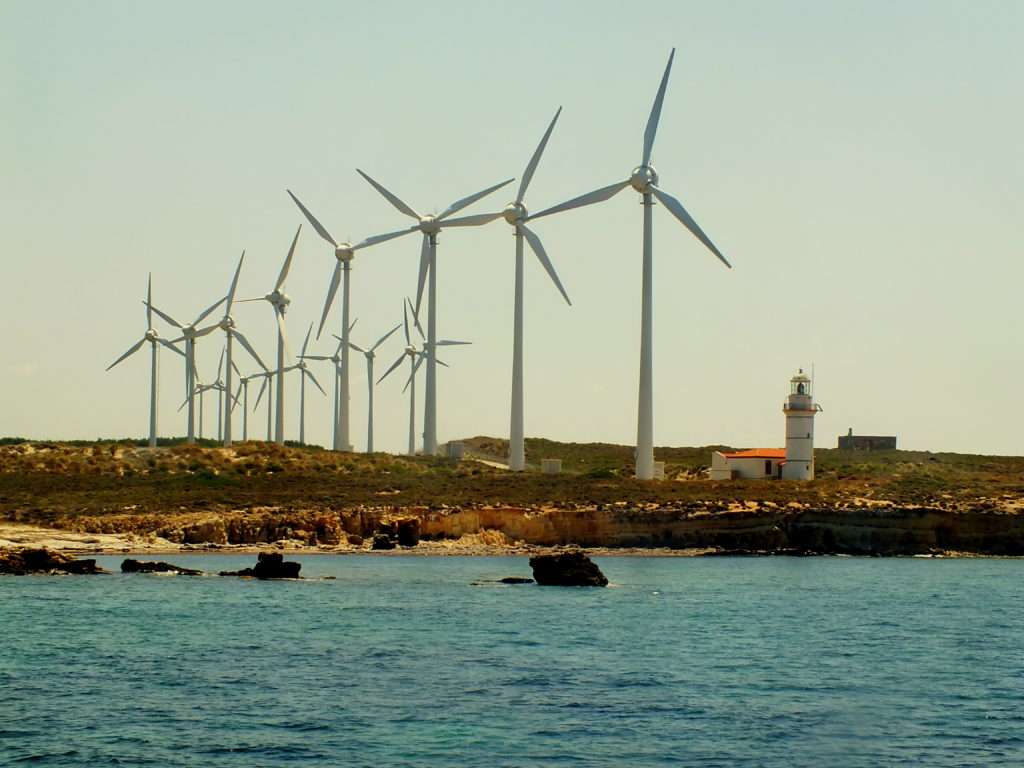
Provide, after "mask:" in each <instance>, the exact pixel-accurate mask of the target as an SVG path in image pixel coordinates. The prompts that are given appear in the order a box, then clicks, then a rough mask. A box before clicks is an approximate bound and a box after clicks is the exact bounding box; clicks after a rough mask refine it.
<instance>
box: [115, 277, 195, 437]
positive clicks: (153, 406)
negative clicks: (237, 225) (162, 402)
mask: <svg viewBox="0 0 1024 768" xmlns="http://www.w3.org/2000/svg"><path fill="white" fill-rule="evenodd" d="M152 302H153V275H152V274H150V276H149V282H148V283H147V285H146V301H145V304H146V333H145V334H144V335H143V337H142V338H141V339H139V340H138V341H137V342H136V343H135V344H133V345H132V346H131V347H129V349H128V351H127V352H125V353H124V354H123V355H121V356H120V357H119V358H117V360H115V361H114V362H112V363H111V364H110V365H108V366H107V370H108V371H109V370H110V369H111V368H113V367H114V366H115V365H117V364H118V363H120V362H121V361H122V360H124V359H125V358H126V357H130V356H131V355H133V354H135V353H136V352H138V351H139V350H140V349H141V348H142V345H143V344H145V343H146V342H147V341H148V342H149V345H150V370H149V447H150V448H156V411H157V403H156V401H157V371H158V368H159V366H158V359H157V358H158V353H157V346H158V345H162V346H165V347H167V348H168V349H173V350H174V351H175V352H177V353H178V354H179V355H182V356H184V353H183V352H182V351H181V350H180V349H178V348H177V347H176V346H174V344H172V343H171V342H169V341H167V340H166V339H162V338H160V334H158V333H157V332H156V329H154V328H153V311H152Z"/></svg>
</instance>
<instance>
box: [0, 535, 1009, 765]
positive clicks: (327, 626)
mask: <svg viewBox="0 0 1024 768" xmlns="http://www.w3.org/2000/svg"><path fill="white" fill-rule="evenodd" d="M121 559H122V558H121V557H100V558H99V561H100V563H101V564H102V565H103V566H104V567H106V568H108V569H111V570H114V571H117V570H118V567H119V565H120V561H121ZM163 559H167V560H170V561H172V562H176V563H179V564H181V565H186V566H189V567H194V568H202V569H205V570H208V571H214V572H215V571H219V570H225V569H237V568H240V567H244V566H246V565H250V564H252V563H253V562H254V561H255V557H254V556H252V555H244V556H243V555H195V554H189V555H175V556H173V557H170V556H169V557H166V558H163ZM289 559H297V560H300V561H301V562H302V573H303V575H304V576H306V577H307V578H306V579H304V580H301V581H284V582H261V581H254V580H244V579H237V578H219V577H215V576H213V577H184V576H154V575H138V574H135V575H121V574H120V573H117V574H114V575H110V576H92V577H86V576H59V577H58V576H28V577H0V766H18V765H33V766H55V767H56V766H68V767H71V766H75V767H78V766H89V768H97V767H99V766H160V767H162V768H172V767H174V766H190V767H191V766H196V767H202V768H208V767H209V768H214V767H219V766H223V767H224V768H229V767H230V768H262V767H264V766H374V768H381V767H382V766H475V767H476V766H723V767H724V766H729V767H730V768H732V767H734V766H786V767H790V766H816V767H817V766H865V767H867V766H871V767H872V768H874V767H875V766H897V765H898V766H904V765H919V766H929V767H936V766H1022V765H1024V560H1009V559H1007V560H999V559H918V558H906V559H902V558H901V559H879V558H846V557H806V558H799V557H764V558H739V557H737V558H732V557H714V558H659V557H597V558H595V561H596V562H597V563H598V565H599V566H600V567H601V568H602V570H603V571H604V572H605V574H606V575H607V576H608V578H609V580H610V581H611V586H610V587H609V588H607V589H595V588H563V587H539V586H535V585H503V584H499V583H494V582H493V581H491V580H496V579H500V578H502V577H505V576H529V575H530V568H529V564H528V561H527V558H525V557H415V556H400V557H389V556H384V557H376V556H334V555H308V556H297V557H294V558H289Z"/></svg>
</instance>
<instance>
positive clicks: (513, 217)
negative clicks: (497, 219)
mask: <svg viewBox="0 0 1024 768" xmlns="http://www.w3.org/2000/svg"><path fill="white" fill-rule="evenodd" d="M501 215H502V216H504V217H505V221H507V222H508V223H509V224H511V225H512V226H515V225H516V224H519V223H520V222H522V221H526V219H527V217H528V216H529V214H528V213H527V211H526V206H525V205H523V204H522V203H517V202H515V201H513V202H511V203H509V204H508V205H506V206H505V210H503V211H502V212H501Z"/></svg>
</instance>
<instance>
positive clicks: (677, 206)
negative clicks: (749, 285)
mask: <svg viewBox="0 0 1024 768" xmlns="http://www.w3.org/2000/svg"><path fill="white" fill-rule="evenodd" d="M651 192H652V193H653V194H654V196H655V197H656V198H658V200H660V201H661V204H662V205H664V206H665V207H666V208H668V210H669V212H670V213H671V214H672V215H673V216H675V217H676V218H677V219H679V221H681V222H682V223H683V226H684V227H686V228H687V229H688V230H690V232H692V233H693V236H694V237H696V238H697V239H698V240H700V241H701V242H702V243H704V245H705V246H707V248H708V250H710V251H711V252H712V253H713V254H715V256H717V257H718V258H719V260H720V261H721V262H722V263H723V264H725V266H727V267H728V268H729V269H732V264H730V263H729V260H728V259H726V258H725V256H723V255H722V252H721V251H719V250H718V248H716V247H715V244H714V243H712V242H711V238H709V237H708V236H707V235H705V234H704V230H702V229H701V228H700V226H698V224H697V222H696V221H694V220H693V217H692V216H691V215H690V214H689V213H687V212H686V209H685V208H683V204H682V203H680V202H679V201H678V200H676V199H675V198H674V197H672V195H670V194H669V193H668V192H665V191H663V190H661V189H658V188H657V187H656V186H654V185H653V184H652V185H651Z"/></svg>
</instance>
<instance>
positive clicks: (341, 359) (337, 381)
mask: <svg viewBox="0 0 1024 768" xmlns="http://www.w3.org/2000/svg"><path fill="white" fill-rule="evenodd" d="M355 325H356V320H353V321H352V323H351V324H350V325H349V327H348V330H349V333H352V329H353V328H354V327H355ZM332 335H333V336H334V338H336V339H338V346H337V348H336V349H335V350H334V354H332V355H302V359H304V360H330V361H331V362H332V363H333V364H334V446H335V450H340V449H339V448H338V447H337V446H338V445H339V444H340V436H339V434H338V432H339V429H340V428H341V420H340V418H339V415H338V413H339V409H340V407H341V402H340V401H341V375H342V368H343V367H345V366H346V363H345V360H347V359H348V356H347V355H344V356H343V355H342V354H341V351H342V347H343V346H345V342H344V341H343V340H342V339H341V337H340V336H338V335H337V334H332ZM346 375H347V374H346Z"/></svg>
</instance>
